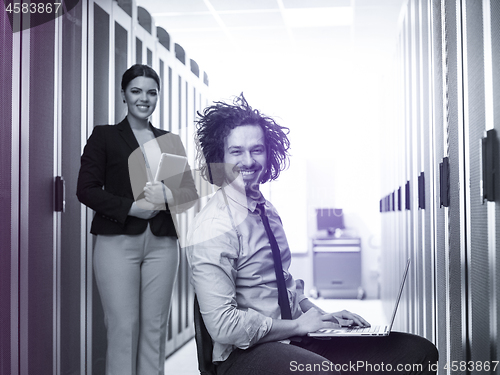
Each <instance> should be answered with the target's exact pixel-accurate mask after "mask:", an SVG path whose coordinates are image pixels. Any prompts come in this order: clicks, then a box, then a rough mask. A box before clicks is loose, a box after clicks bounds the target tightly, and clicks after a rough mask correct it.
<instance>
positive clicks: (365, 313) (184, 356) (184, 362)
mask: <svg viewBox="0 0 500 375" xmlns="http://www.w3.org/2000/svg"><path fill="white" fill-rule="evenodd" d="M314 303H315V304H316V305H318V306H319V307H321V308H322V309H323V310H325V311H331V312H333V311H339V310H344V309H345V310H349V311H352V312H354V313H356V314H359V315H361V316H362V317H363V318H365V319H366V320H368V321H369V322H370V323H372V324H387V322H388V318H387V317H386V316H385V314H384V312H383V310H382V302H381V301H380V300H355V299H345V300H338V299H319V300H315V301H314ZM172 374H175V375H199V371H198V361H197V358H196V344H195V342H194V339H193V340H191V341H189V342H188V343H187V344H186V345H184V346H183V347H182V348H180V349H179V350H178V351H177V352H175V353H174V354H173V355H171V356H170V357H169V358H168V359H167V360H166V361H165V375H172Z"/></svg>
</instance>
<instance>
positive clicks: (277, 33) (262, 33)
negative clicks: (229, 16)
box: [232, 28, 290, 46]
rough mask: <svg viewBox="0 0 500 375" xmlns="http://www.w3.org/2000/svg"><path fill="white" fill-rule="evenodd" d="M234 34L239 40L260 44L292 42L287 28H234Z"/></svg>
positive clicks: (255, 44)
mask: <svg viewBox="0 0 500 375" xmlns="http://www.w3.org/2000/svg"><path fill="white" fill-rule="evenodd" d="M232 35H233V36H234V38H235V40H237V41H238V42H240V41H242V42H244V43H251V44H253V45H254V46H258V45H259V44H282V43H290V36H289V35H288V32H287V31H286V29H285V28H277V29H257V30H255V29H254V30H232Z"/></svg>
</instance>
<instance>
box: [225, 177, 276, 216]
mask: <svg viewBox="0 0 500 375" xmlns="http://www.w3.org/2000/svg"><path fill="white" fill-rule="evenodd" d="M235 184H236V180H235V181H233V182H232V183H230V184H224V185H223V186H222V187H221V189H223V190H224V192H225V193H226V195H227V196H228V197H229V199H231V200H232V201H234V202H236V203H237V204H238V205H240V206H242V207H244V208H246V209H248V210H250V211H251V212H254V211H255V208H256V207H257V204H259V203H264V206H265V207H266V208H268V205H267V200H266V199H265V198H264V196H263V195H262V193H261V195H260V198H259V199H258V200H254V199H249V198H247V195H246V194H245V193H244V192H241V190H240V189H238V188H236V187H235Z"/></svg>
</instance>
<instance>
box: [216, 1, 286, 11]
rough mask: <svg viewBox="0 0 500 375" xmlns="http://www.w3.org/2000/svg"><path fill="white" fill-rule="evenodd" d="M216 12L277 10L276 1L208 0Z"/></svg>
mask: <svg viewBox="0 0 500 375" xmlns="http://www.w3.org/2000/svg"><path fill="white" fill-rule="evenodd" d="M208 1H209V2H210V3H211V4H212V6H213V7H214V8H215V10H216V11H217V12H219V11H225V10H255V9H276V10H278V9H279V6H278V2H277V1H276V0H208Z"/></svg>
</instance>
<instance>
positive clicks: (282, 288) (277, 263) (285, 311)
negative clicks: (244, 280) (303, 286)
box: [257, 203, 292, 319]
mask: <svg viewBox="0 0 500 375" xmlns="http://www.w3.org/2000/svg"><path fill="white" fill-rule="evenodd" d="M257 209H258V210H259V213H260V217H261V218H262V223H264V228H266V233H267V236H268V237H269V242H270V244H271V249H272V251H273V259H274V272H275V273H276V282H277V283H278V304H279V306H280V309H281V319H292V312H291V311H290V304H289V302H288V291H287V289H286V284H285V278H284V276H283V265H282V263H281V254H280V248H279V247H278V243H277V242H276V237H274V234H273V231H272V230H271V227H270V225H269V219H268V218H267V216H266V210H265V208H264V204H263V203H260V204H258V205H257Z"/></svg>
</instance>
